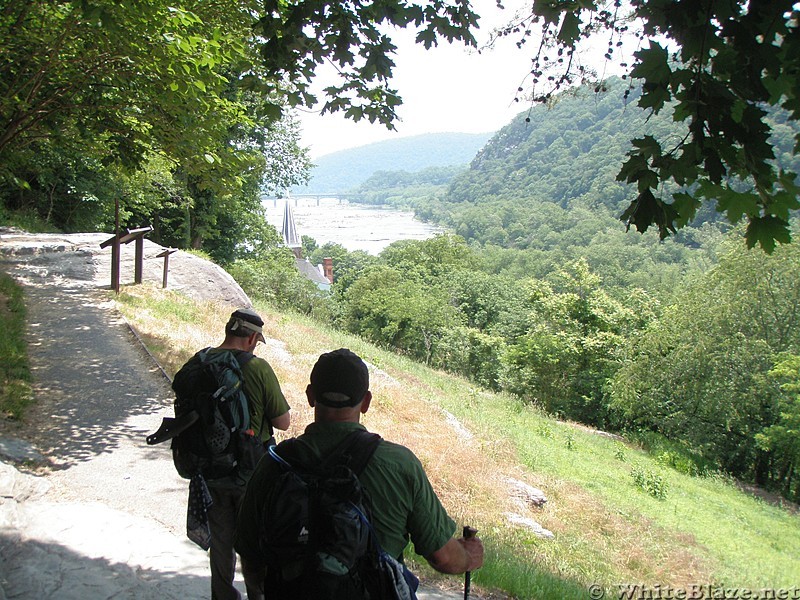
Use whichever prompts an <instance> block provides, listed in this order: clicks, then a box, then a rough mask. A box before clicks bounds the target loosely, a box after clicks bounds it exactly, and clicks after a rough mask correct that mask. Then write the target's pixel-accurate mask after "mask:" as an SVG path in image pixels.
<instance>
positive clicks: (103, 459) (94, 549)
mask: <svg viewBox="0 0 800 600" xmlns="http://www.w3.org/2000/svg"><path fill="white" fill-rule="evenodd" d="M107 237H108V236H107V235H104V234H76V235H72V236H63V235H39V236H33V235H30V236H29V235H23V234H21V233H19V232H16V231H13V230H8V229H3V228H0V270H2V271H5V272H7V273H9V274H11V275H13V276H14V277H15V278H16V279H17V280H18V281H19V282H21V283H22V284H23V287H24V291H25V295H26V306H27V310H28V332H27V335H28V340H29V357H30V361H31V367H32V374H33V379H34V392H35V396H36V403H35V405H34V406H33V407H32V408H31V410H30V411H29V413H28V414H27V415H26V418H25V422H24V424H22V425H19V424H13V423H9V422H7V421H5V422H4V421H0V600H6V599H12V598H13V599H29V598H30V599H34V598H36V599H42V598H58V599H59V600H68V599H71V598H74V599H76V600H78V599H80V600H87V599H89V600H94V599H105V598H109V599H110V598H131V599H136V600H139V599H142V598H153V599H156V598H158V599H175V600H186V599H193V598H205V597H208V595H209V594H208V589H209V583H208V581H209V576H208V564H207V558H206V554H205V552H203V551H202V550H200V549H199V548H198V547H197V546H195V545H194V544H192V543H191V542H189V541H188V540H187V539H186V537H185V518H186V516H185V515H186V512H185V511H186V495H187V485H186V483H187V482H186V481H184V480H182V479H180V478H179V477H178V476H177V474H176V473H175V470H174V467H173V465H172V460H171V457H170V453H169V450H168V445H167V444H163V445H160V446H155V447H150V446H147V445H146V444H145V442H144V438H145V436H146V435H147V434H148V433H151V432H153V431H155V429H157V428H158V425H159V423H160V422H161V417H162V416H165V415H167V414H169V412H170V411H171V403H172V392H171V390H170V387H169V382H168V381H167V379H166V377H165V376H164V374H163V373H162V372H161V371H160V369H159V368H158V366H157V365H156V364H155V363H154V362H153V360H152V359H151V358H150V357H149V355H148V354H147V353H146V352H145V351H144V350H143V349H142V347H141V345H140V344H139V343H138V342H137V340H136V338H135V336H134V335H133V334H132V333H131V330H130V329H129V327H128V326H127V324H126V323H125V322H124V320H122V319H121V317H120V316H119V315H118V313H116V312H115V311H114V310H113V306H112V302H110V300H109V295H108V288H109V283H110V249H106V250H104V251H102V252H101V251H99V244H100V243H101V242H102V241H104V240H105V239H107ZM160 250H161V248H160V247H159V246H156V245H155V244H151V243H150V242H147V243H146V245H145V257H146V261H145V269H144V278H145V281H156V282H158V283H159V284H160V282H161V280H162V273H163V270H162V269H163V267H162V265H163V261H162V260H161V259H159V260H153V258H152V257H154V256H155V254H157V253H158V252H159V251H160ZM147 257H150V258H147ZM120 270H121V273H122V278H123V283H124V282H125V277H126V274H129V273H133V248H132V247H127V246H123V248H122V266H121V269H120ZM129 278H130V279H132V275H131V276H130V277H129ZM169 278H170V286H169V287H170V288H172V289H180V290H181V291H183V292H185V293H188V294H190V295H193V296H194V297H197V298H200V299H206V300H215V301H219V302H223V303H227V304H230V305H232V306H241V305H247V304H249V301H248V300H247V297H246V296H245V295H244V293H243V292H242V291H241V289H240V288H238V286H236V284H235V282H233V280H232V279H231V278H230V277H229V276H228V275H227V273H225V272H224V271H222V270H221V269H219V268H218V267H216V266H215V265H212V264H211V263H208V262H206V261H202V260H200V259H198V258H197V257H194V256H192V255H188V254H186V253H182V252H181V253H177V254H175V255H173V257H172V258H171V261H170V274H169ZM214 294H216V296H214ZM237 582H238V585H239V587H240V589H241V590H242V592H243V591H244V587H243V584H242V582H241V577H238V578H237ZM449 597H458V596H457V595H454V596H447V595H443V594H439V593H438V592H435V591H433V590H430V591H428V592H426V593H423V594H420V598H421V599H422V598H429V599H433V598H449Z"/></svg>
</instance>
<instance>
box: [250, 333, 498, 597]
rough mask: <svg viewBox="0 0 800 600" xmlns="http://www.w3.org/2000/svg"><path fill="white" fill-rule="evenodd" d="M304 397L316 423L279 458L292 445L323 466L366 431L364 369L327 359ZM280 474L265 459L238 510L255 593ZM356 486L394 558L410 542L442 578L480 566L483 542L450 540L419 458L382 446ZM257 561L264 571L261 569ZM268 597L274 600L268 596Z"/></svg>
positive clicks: (339, 357) (339, 358)
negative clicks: (262, 529) (264, 528)
mask: <svg viewBox="0 0 800 600" xmlns="http://www.w3.org/2000/svg"><path fill="white" fill-rule="evenodd" d="M306 396H307V399H308V403H309V405H310V406H311V407H312V408H313V409H314V422H313V423H311V424H310V425H309V426H308V427H307V428H306V430H305V433H303V434H302V435H301V436H299V437H298V438H297V439H296V440H287V441H285V442H283V443H282V444H279V445H278V446H277V448H275V452H276V453H277V454H279V455H280V453H281V451H282V446H292V450H293V451H294V454H295V455H302V461H301V462H302V463H303V464H310V463H315V464H317V465H318V464H320V463H322V462H323V460H325V458H326V457H328V456H330V455H331V454H334V453H335V451H336V448H337V447H338V446H340V444H342V443H343V442H345V440H346V438H349V437H350V436H351V434H352V433H353V432H354V431H356V430H362V431H366V428H365V427H364V426H363V425H361V424H360V416H361V415H362V414H365V413H366V412H367V411H368V410H369V407H370V403H371V402H372V393H371V392H370V391H369V371H368V369H367V366H366V364H365V363H364V361H362V360H361V358H359V357H358V356H357V355H356V354H354V353H353V352H351V351H350V350H347V349H345V348H342V349H339V350H336V351H333V352H328V353H325V354H322V355H321V356H320V357H319V359H318V361H317V363H316V364H315V365H314V368H313V370H312V371H311V378H310V383H309V385H308V387H307V388H306ZM281 471H282V470H281V466H280V464H279V463H278V462H276V461H274V460H268V457H265V458H264V459H262V460H261V462H260V463H259V465H258V467H257V468H256V471H255V473H254V474H253V477H252V478H251V479H250V482H249V484H248V486H247V491H246V493H245V497H244V499H243V501H242V505H241V509H240V512H239V518H238V521H237V529H236V542H235V546H236V550H237V552H238V553H239V554H240V556H242V559H243V560H245V559H246V560H247V562H248V564H249V565H250V566H251V567H252V570H251V571H250V573H249V576H250V577H251V579H250V580H249V581H248V579H247V577H248V574H245V581H246V582H247V583H248V586H251V587H256V586H257V585H258V583H259V581H263V580H264V574H265V573H266V561H265V559H264V555H263V553H262V548H261V547H260V545H259V540H260V533H259V527H258V525H259V524H261V523H263V520H262V519H263V518H264V517H263V514H262V509H263V507H264V506H265V505H266V504H265V503H266V502H267V501H268V499H269V498H270V492H271V490H272V489H273V488H274V487H275V486H277V480H278V479H279V478H280V476H281ZM358 480H359V482H360V483H361V485H362V486H363V488H364V489H365V490H366V492H367V495H368V498H369V504H370V508H371V515H372V518H371V522H372V526H373V528H374V531H375V534H376V536H377V538H378V541H379V543H380V546H381V547H382V548H383V550H385V551H386V552H387V553H388V554H389V555H391V556H392V557H394V558H396V559H398V560H400V561H402V555H403V550H404V549H405V547H406V545H407V544H408V542H409V540H410V541H411V542H412V543H413V544H414V550H415V552H416V553H417V554H420V555H422V556H423V557H425V559H426V560H427V561H428V562H429V563H430V564H431V566H433V568H434V569H436V570H437V571H440V572H443V573H450V574H457V573H464V572H467V571H471V570H473V569H476V568H478V567H480V566H481V565H482V564H483V544H482V542H481V540H480V539H479V538H477V537H472V538H470V539H466V540H465V539H464V538H458V539H456V538H454V537H453V535H454V534H455V532H456V524H455V522H454V521H453V520H452V519H451V518H450V517H449V516H448V515H447V512H446V511H445V509H444V507H443V506H442V504H441V502H440V501H439V498H438V497H437V496H436V493H435V492H434V490H433V487H432V486H431V484H430V481H429V480H428V477H427V475H426V474H425V471H424V469H423V467H422V464H421V463H420V461H419V459H418V458H417V457H416V456H415V455H414V454H413V453H412V452H411V451H410V450H409V449H408V448H406V447H404V446H401V445H399V444H395V443H391V442H388V441H385V440H381V441H380V442H379V444H378V445H377V447H376V448H375V450H374V453H373V454H372V456H371V458H369V460H368V462H367V464H366V467H364V468H363V471H361V473H360V475H359V476H358ZM259 561H260V563H261V564H260V567H261V573H258V569H256V567H257V566H259ZM264 591H265V593H266V597H267V598H270V590H269V589H266V590H264Z"/></svg>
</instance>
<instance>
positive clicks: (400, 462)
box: [236, 423, 456, 561]
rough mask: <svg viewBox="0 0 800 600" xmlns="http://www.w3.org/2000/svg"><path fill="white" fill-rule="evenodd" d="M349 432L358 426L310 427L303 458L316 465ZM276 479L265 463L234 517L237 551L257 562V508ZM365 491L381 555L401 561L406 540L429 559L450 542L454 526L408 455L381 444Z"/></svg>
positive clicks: (272, 468)
mask: <svg viewBox="0 0 800 600" xmlns="http://www.w3.org/2000/svg"><path fill="white" fill-rule="evenodd" d="M354 429H364V426H363V425H360V424H358V423H312V424H311V425H309V426H308V427H307V428H306V431H305V433H304V434H303V435H301V436H300V437H299V438H298V439H299V440H300V441H302V442H303V443H304V444H305V446H306V448H307V449H308V452H309V453H311V454H313V456H316V457H317V460H321V457H323V456H327V455H328V454H329V453H330V452H331V451H332V450H333V449H334V448H335V447H336V446H337V445H338V444H339V443H341V442H342V441H343V440H344V438H345V437H347V435H348V434H349V433H350V432H351V431H353V430H354ZM279 474H280V468H279V467H278V466H277V463H275V461H273V460H270V459H268V458H266V457H265V458H264V460H262V461H261V462H260V463H259V465H258V467H257V468H256V471H255V473H254V474H253V477H252V479H251V480H250V483H249V484H248V486H247V492H246V493H245V497H244V500H243V501H242V507H241V510H240V513H239V523H240V526H238V527H237V531H236V550H237V552H239V554H241V555H242V556H245V557H249V558H251V560H253V561H256V560H258V557H259V556H260V551H259V548H258V527H257V524H258V523H260V522H261V507H262V506H263V505H264V503H265V501H266V499H267V497H268V495H269V493H270V490H271V489H272V485H273V484H274V482H275V480H276V479H277V476H278V475H279ZM359 480H360V481H361V484H362V485H363V486H364V488H365V489H366V490H367V492H368V494H369V498H370V501H371V507H372V524H373V527H374V528H375V532H376V534H377V537H378V541H379V542H380V544H381V546H382V547H383V549H384V550H385V551H386V552H388V553H389V554H391V555H392V556H394V557H397V558H400V556H401V555H402V553H403V550H404V549H405V547H406V545H407V544H408V541H409V539H410V540H411V542H412V543H413V544H414V551H415V552H416V553H417V554H419V555H421V556H430V555H431V554H432V553H433V552H435V551H436V550H438V549H440V548H441V547H443V546H444V545H445V544H446V543H447V542H448V540H449V539H450V538H451V537H452V536H453V533H454V532H455V529H456V524H455V522H454V521H453V520H452V519H451V518H450V517H449V516H448V515H447V512H446V511H445V509H444V507H443V506H442V504H441V502H440V501H439V498H438V497H437V496H436V493H435V492H434V491H433V487H432V486H431V484H430V481H429V480H428V476H427V475H426V474H425V470H424V469H423V468H422V464H421V463H420V462H419V459H418V458H417V457H416V456H415V455H414V453H413V452H411V450H409V449H408V448H406V447H404V446H401V445H399V444H393V443H391V442H387V441H383V442H381V444H380V445H379V446H378V448H377V450H376V451H375V454H374V455H373V456H372V458H371V459H370V461H369V463H368V464H367V467H366V469H364V472H363V473H362V474H361V476H360V477H359Z"/></svg>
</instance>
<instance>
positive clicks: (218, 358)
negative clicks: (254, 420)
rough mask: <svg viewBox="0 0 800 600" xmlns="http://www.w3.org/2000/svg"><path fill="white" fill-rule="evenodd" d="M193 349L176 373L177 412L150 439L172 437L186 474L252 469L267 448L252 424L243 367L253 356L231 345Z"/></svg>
mask: <svg viewBox="0 0 800 600" xmlns="http://www.w3.org/2000/svg"><path fill="white" fill-rule="evenodd" d="M210 350H211V349H210V348H205V349H204V350H201V351H200V352H198V353H197V354H195V355H194V356H193V357H192V358H191V359H189V361H188V362H187V363H186V364H185V365H184V366H183V367H181V369H180V370H179V371H178V372H177V373H176V374H175V379H174V380H173V382H172V389H173V390H174V392H175V404H174V406H175V418H174V419H170V418H165V419H164V420H163V423H162V424H161V427H160V428H159V430H158V431H157V432H155V433H154V434H152V435H150V436H148V438H147V443H148V444H157V443H160V442H163V441H166V440H168V439H172V459H173V462H174V464H175V468H176V469H177V471H178V474H179V475H180V476H181V477H183V478H184V479H191V478H192V477H193V476H195V475H198V474H199V475H203V477H205V478H206V479H219V478H221V477H228V476H231V475H235V474H237V473H238V472H241V471H252V470H253V469H254V468H255V465H256V463H257V462H258V460H259V459H260V458H261V456H263V455H264V454H265V452H266V450H265V449H264V446H263V444H262V443H261V439H260V438H261V436H260V432H259V435H254V432H253V431H252V430H250V411H249V409H248V406H247V397H246V396H245V394H244V390H243V389H242V370H241V367H242V366H243V365H244V364H246V363H247V362H248V361H250V360H251V359H252V358H253V354H251V353H249V352H238V353H237V354H234V353H233V352H231V351H230V350H222V351H219V350H217V351H214V352H211V351H210Z"/></svg>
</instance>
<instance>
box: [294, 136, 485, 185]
mask: <svg viewBox="0 0 800 600" xmlns="http://www.w3.org/2000/svg"><path fill="white" fill-rule="evenodd" d="M493 135H494V132H487V133H459V132H444V133H425V134H420V135H413V136H408V137H403V138H398V139H394V140H383V141H380V142H373V143H371V144H366V145H364V146H358V147H355V148H349V149H346V150H339V151H337V152H332V153H330V154H325V155H323V156H321V157H319V158H317V159H315V161H314V163H315V166H314V168H313V169H312V172H311V180H310V181H309V183H308V184H307V185H304V186H295V187H294V188H292V193H294V194H320V193H323V194H324V193H343V192H347V191H350V190H352V189H355V188H356V187H358V186H359V185H361V184H362V183H363V182H364V181H366V180H367V179H369V178H370V177H371V176H372V175H373V174H375V173H376V172H378V171H407V172H416V171H421V170H423V169H427V168H430V167H445V166H456V165H464V167H465V168H466V167H467V165H468V164H469V163H470V161H471V160H472V159H473V158H474V157H475V155H476V154H477V153H478V151H479V150H480V149H481V148H483V146H484V145H485V144H486V142H487V141H488V140H489V139H490V138H491V137H492V136H493Z"/></svg>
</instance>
